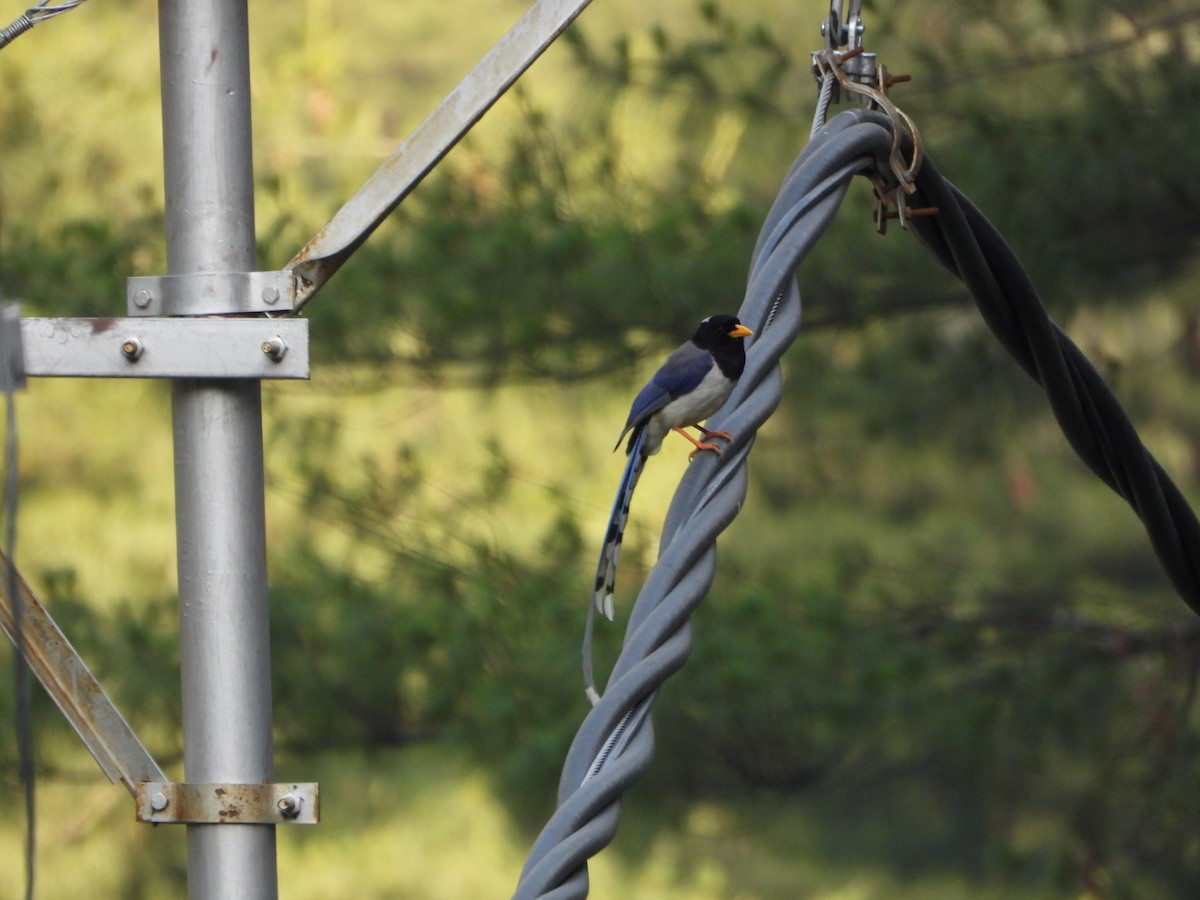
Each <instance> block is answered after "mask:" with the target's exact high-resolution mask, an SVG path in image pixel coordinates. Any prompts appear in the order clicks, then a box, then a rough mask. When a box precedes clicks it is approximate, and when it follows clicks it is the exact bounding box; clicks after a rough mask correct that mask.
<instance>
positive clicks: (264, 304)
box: [125, 270, 296, 317]
mask: <svg viewBox="0 0 1200 900" xmlns="http://www.w3.org/2000/svg"><path fill="white" fill-rule="evenodd" d="M295 305H296V276H295V275H294V274H293V273H292V272H291V271H290V270H289V271H283V272H213V273H203V274H198V275H139V276H137V277H134V278H127V279H125V307H126V310H127V312H128V314H129V315H130V316H138V317H141V316H221V315H231V314H234V313H282V312H289V311H291V310H292V309H293V308H294V307H295Z"/></svg>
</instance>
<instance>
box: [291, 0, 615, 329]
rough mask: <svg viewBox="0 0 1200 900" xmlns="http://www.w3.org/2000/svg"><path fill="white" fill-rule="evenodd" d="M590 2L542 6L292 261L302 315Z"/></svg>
mask: <svg viewBox="0 0 1200 900" xmlns="http://www.w3.org/2000/svg"><path fill="white" fill-rule="evenodd" d="M590 2H591V0H539V2H537V3H535V4H534V5H533V6H532V7H531V8H530V9H529V10H528V11H527V12H526V13H525V15H523V16H522V17H521V18H520V20H518V21H517V23H516V24H515V25H513V27H512V28H510V29H509V31H508V32H507V33H506V34H505V35H504V37H502V38H501V39H500V40H499V42H497V44H496V45H495V46H494V47H492V49H491V50H489V51H488V53H487V55H485V56H484V57H483V59H481V60H480V61H479V62H478V63H477V64H476V65H475V67H474V68H473V69H472V70H471V71H470V72H468V73H467V76H466V77H465V78H464V79H463V80H462V81H461V82H460V83H459V84H458V86H457V87H455V88H454V90H452V91H451V92H450V93H449V94H447V95H446V98H445V99H444V100H443V101H442V102H441V103H439V104H438V106H437V108H435V109H434V110H433V112H431V113H430V114H429V115H428V116H427V117H426V118H425V120H424V121H423V122H422V123H421V124H420V125H418V126H417V128H416V129H415V130H414V131H413V133H412V134H410V135H409V136H408V137H407V138H405V139H404V141H403V142H402V143H401V144H400V146H399V147H397V148H396V151H395V152H394V153H393V154H392V155H391V156H390V157H388V158H387V159H386V160H385V161H384V162H383V164H382V165H380V166H379V168H378V169H376V171H375V173H374V174H373V175H372V176H371V177H370V178H369V179H367V181H366V183H365V184H364V185H363V186H362V187H361V188H359V189H358V191H357V193H355V194H354V196H352V197H351V198H350V199H349V200H348V201H346V204H345V205H344V206H343V207H342V208H341V209H339V210H338V211H337V213H336V214H335V215H334V217H333V219H332V220H330V222H329V223H328V224H327V225H326V226H325V227H324V228H322V229H321V230H320V231H319V232H317V234H316V236H315V237H314V238H313V239H312V240H311V241H309V242H308V244H307V245H305V247H304V248H303V249H301V250H300V252H299V253H297V254H296V255H295V256H294V257H293V258H292V260H291V262H289V263H288V265H287V268H289V269H292V270H293V271H294V272H295V273H296V275H297V276H298V286H297V294H296V305H295V309H296V310H297V311H298V310H299V309H300V308H301V307H302V306H303V305H304V304H305V303H307V302H308V300H309V299H310V298H311V297H312V296H313V294H315V293H316V292H317V291H318V290H319V289H320V288H321V286H322V285H323V284H324V283H325V282H326V281H327V280H328V279H329V277H330V276H331V275H333V273H334V272H336V271H337V270H338V268H340V267H341V265H342V263H344V262H345V261H346V260H347V259H348V258H349V257H350V254H352V253H353V252H354V251H355V249H357V247H358V246H359V245H360V244H361V243H362V242H363V241H364V240H366V239H367V237H368V236H369V235H370V234H371V232H373V231H374V230H375V229H376V228H377V227H378V226H379V224H380V223H381V222H382V221H383V220H384V219H385V218H387V216H388V214H389V213H390V212H391V211H392V210H393V209H395V208H396V206H397V205H398V204H399V203H400V201H401V200H403V199H404V198H405V197H406V196H407V195H408V193H409V192H410V191H411V190H412V189H413V188H414V187H416V185H417V184H418V183H420V181H421V179H422V178H424V177H425V175H427V174H428V173H429V172H430V170H432V169H433V167H434V166H435V165H437V163H438V162H439V161H440V160H441V159H442V157H444V156H445V155H446V154H447V153H448V152H449V151H450V149H451V148H452V147H453V146H454V145H455V144H457V143H458V141H459V140H460V139H461V138H462V136H463V135H464V134H466V133H467V131H469V130H470V129H471V127H472V126H473V125H474V124H475V123H476V122H478V121H479V119H480V118H482V117H483V114H484V113H485V112H487V111H488V109H490V108H491V106H492V104H493V103H495V102H496V100H498V99H499V98H500V96H501V95H502V94H503V93H504V92H505V91H506V90H508V89H509V87H511V86H512V84H513V82H515V81H516V80H517V78H519V77H520V76H521V74H522V73H523V72H524V71H525V70H526V69H528V68H529V67H530V66H531V65H532V64H533V62H534V60H536V59H537V58H538V57H539V56H541V54H542V52H543V51H544V50H545V49H546V48H547V47H549V46H550V44H552V43H553V42H554V40H555V39H556V38H557V37H558V36H559V35H560V34H562V33H563V31H564V30H566V28H567V26H568V25H570V24H571V22H572V21H574V19H575V17H576V16H578V15H579V14H580V13H581V12H583V10H584V9H585V8H586V7H587V5H588V4H589V3H590Z"/></svg>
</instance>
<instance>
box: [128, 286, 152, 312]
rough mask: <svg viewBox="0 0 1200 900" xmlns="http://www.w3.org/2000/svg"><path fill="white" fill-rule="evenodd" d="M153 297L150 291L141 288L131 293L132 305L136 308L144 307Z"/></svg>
mask: <svg viewBox="0 0 1200 900" xmlns="http://www.w3.org/2000/svg"><path fill="white" fill-rule="evenodd" d="M153 299H154V298H153V297H152V296H151V294H150V292H149V291H148V290H146V289H145V288H142V289H141V290H140V291H138V292H137V293H136V294H134V295H133V305H134V306H136V307H137V308H138V309H145V308H146V307H147V306H149V305H150V301H151V300H153Z"/></svg>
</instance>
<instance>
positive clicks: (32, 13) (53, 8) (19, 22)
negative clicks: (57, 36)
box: [0, 0, 84, 50]
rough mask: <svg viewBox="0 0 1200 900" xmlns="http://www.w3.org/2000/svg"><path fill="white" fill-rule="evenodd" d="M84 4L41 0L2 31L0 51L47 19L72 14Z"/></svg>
mask: <svg viewBox="0 0 1200 900" xmlns="http://www.w3.org/2000/svg"><path fill="white" fill-rule="evenodd" d="M83 2H84V0H64V2H62V3H54V4H51V3H50V0H41V2H40V3H37V4H36V5H34V6H31V7H30V8H29V9H27V10H25V12H23V13H22V14H21V15H19V16H17V18H16V20H15V21H14V22H13V23H12V24H11V25H8V26H7V27H5V28H2V29H0V50H3V49H4V48H5V47H7V46H8V45H9V44H11V43H12V42H13V41H15V40H16V39H17V38H19V37H20V36H21V35H23V34H24V33H25V32H27V31H28V30H29V29H31V28H32V27H33V26H34V25H37V24H38V23H39V22H45V21H46V20H47V19H53V18H54V17H55V16H61V15H62V14H63V13H65V12H70V11H71V10H73V9H74V8H75V7H77V6H79V5H80V4H81V3H83Z"/></svg>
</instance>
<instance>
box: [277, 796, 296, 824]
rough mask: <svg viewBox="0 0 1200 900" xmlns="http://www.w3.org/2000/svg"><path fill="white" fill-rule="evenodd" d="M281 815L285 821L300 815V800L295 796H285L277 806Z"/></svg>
mask: <svg viewBox="0 0 1200 900" xmlns="http://www.w3.org/2000/svg"><path fill="white" fill-rule="evenodd" d="M275 806H276V807H278V809H279V814H280V815H281V816H283V817H284V818H285V819H294V818H296V817H297V816H298V815H300V798H299V797H297V796H296V795H295V794H284V795H283V796H282V797H280V798H279V800H278V802H276V804H275Z"/></svg>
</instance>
